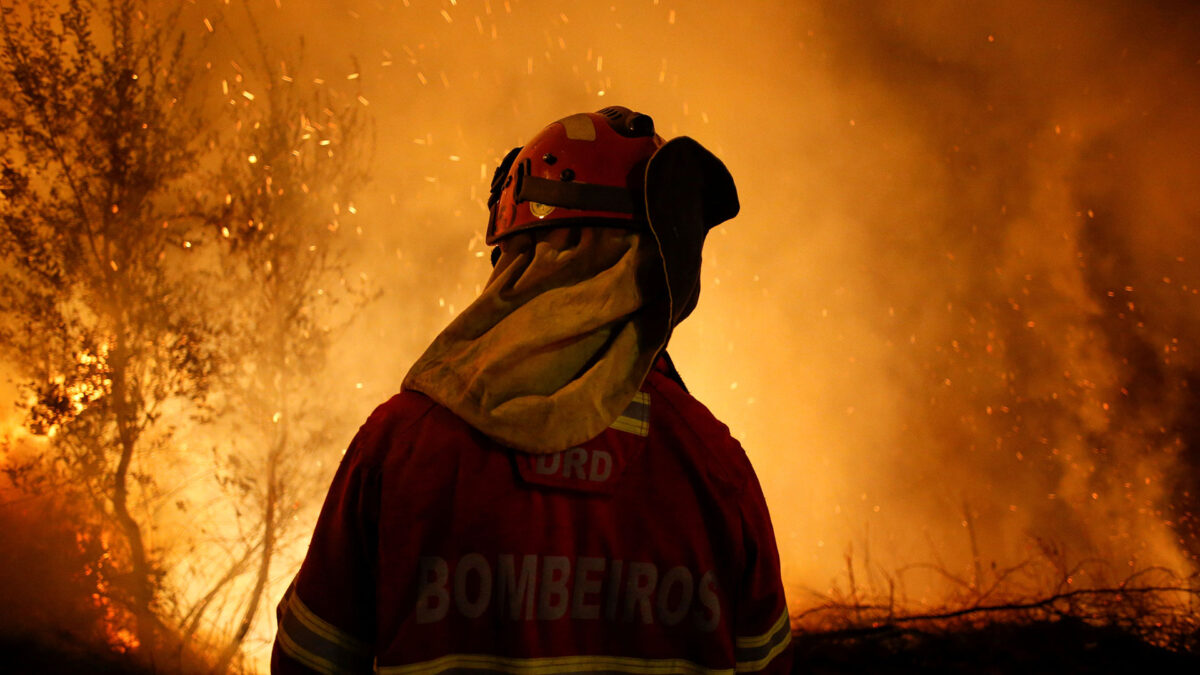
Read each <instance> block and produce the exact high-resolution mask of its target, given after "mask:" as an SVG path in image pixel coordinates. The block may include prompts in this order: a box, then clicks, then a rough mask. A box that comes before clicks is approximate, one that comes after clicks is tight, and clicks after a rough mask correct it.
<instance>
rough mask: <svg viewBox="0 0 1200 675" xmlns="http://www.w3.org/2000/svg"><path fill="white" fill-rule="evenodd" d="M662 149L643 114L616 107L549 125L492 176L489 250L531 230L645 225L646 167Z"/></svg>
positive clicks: (507, 158)
mask: <svg viewBox="0 0 1200 675" xmlns="http://www.w3.org/2000/svg"><path fill="white" fill-rule="evenodd" d="M662 145H663V139H662V137H660V136H659V135H658V134H656V133H654V120H652V119H650V116H649V115H643V114H641V113H636V112H634V111H632V110H630V109H628V108H622V107H619V106H612V107H609V108H604V109H603V110H601V111H599V112H594V113H579V114H577V115H571V116H570V117H564V118H563V119H561V120H558V121H557V122H554V123H552V124H550V125H549V126H547V127H546V128H545V129H542V131H541V133H539V134H538V135H537V136H535V137H534V138H533V140H531V141H530V142H529V143H528V144H527V145H525V146H524V147H523V148H514V149H513V150H512V151H511V152H509V153H508V156H506V157H505V158H504V161H503V162H502V163H501V164H500V167H499V168H498V169H496V174H495V176H494V177H493V178H492V193H491V197H490V198H489V199H488V207H489V208H490V209H491V216H490V218H489V220H488V229H487V243H488V244H495V243H496V242H498V241H499V240H501V239H503V238H505V237H507V236H509V235H511V234H513V233H515V232H520V231H522V230H528V229H532V228H537V227H564V226H570V225H596V224H603V225H611V226H617V227H621V226H625V227H634V226H635V222H637V221H643V222H644V221H645V220H646V216H645V214H644V209H645V206H644V204H643V187H644V186H643V182H644V180H645V170H646V163H647V162H648V161H649V160H650V158H651V157H652V156H653V155H654V153H655V152H656V151H657V150H658V149H659V148H660V147H661V146H662ZM598 220H599V221H605V222H601V223H597V222H596V221H598Z"/></svg>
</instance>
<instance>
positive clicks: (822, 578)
mask: <svg viewBox="0 0 1200 675" xmlns="http://www.w3.org/2000/svg"><path fill="white" fill-rule="evenodd" d="M99 4H100V5H101V6H102V7H107V6H108V5H110V4H111V5H113V6H115V7H118V8H124V9H125V10H127V11H126V12H125V13H124V14H121V16H124V18H125V19H127V21H126V22H125V23H121V22H120V21H118V22H116V23H115V24H109V23H105V21H104V20H102V17H99V16H98V15H93V14H92V13H91V12H90V11H89V9H88V8H89V7H90V5H89V4H88V3H80V2H70V1H67V0H62V1H61V2H57V3H33V2H29V3H14V2H11V1H7V0H0V8H3V9H4V12H5V13H4V22H5V23H4V26H5V28H4V31H5V32H4V35H5V37H6V39H7V40H8V41H9V42H8V43H6V44H7V45H8V46H7V47H2V48H0V52H3V54H2V55H0V64H2V68H0V82H2V83H3V84H2V85H0V86H2V87H3V91H5V92H6V93H7V92H20V96H16V95H15V94H14V96H12V97H8V96H6V97H5V98H6V101H5V102H3V103H0V135H2V136H3V138H4V141H3V143H0V255H2V256H3V262H2V263H0V275H2V276H3V277H4V282H5V283H4V290H2V291H0V307H3V309H4V311H3V315H2V316H3V319H2V320H0V345H2V346H3V347H4V351H3V360H2V361H0V364H2V365H3V367H4V370H5V373H6V375H8V376H9V379H10V380H11V381H12V382H13V383H14V384H15V386H14V387H12V388H11V389H10V390H9V391H6V392H5V394H6V400H8V401H10V402H15V403H16V404H17V408H15V409H12V410H13V411H12V412H11V414H10V415H9V417H7V418H6V419H5V421H3V425H4V428H5V429H8V430H9V431H8V433H7V435H6V436H5V438H6V439H7V440H6V441H5V442H4V444H3V446H0V447H2V448H3V454H0V458H2V459H3V462H4V466H5V468H6V470H7V472H8V475H9V476H10V479H11V480H10V484H7V485H5V487H4V490H5V492H4V495H5V497H4V500H3V503H4V505H3V506H2V507H0V515H3V517H4V518H13V519H16V520H18V521H21V522H26V521H24V520H22V518H24V516H18V515H12V514H13V513H15V512H14V511H13V510H12V509H14V508H19V507H18V506H15V505H20V504H22V503H23V502H22V500H23V499H25V498H26V496H27V495H28V494H41V495H42V496H45V497H47V498H53V499H58V500H59V501H62V502H72V503H73V506H76V505H77V506H79V509H80V510H73V511H71V514H72V515H70V516H69V517H70V518H71V519H73V520H70V521H69V522H70V523H71V524H72V527H73V528H76V529H74V530H73V533H74V536H75V537H77V538H72V539H71V541H70V542H69V543H70V545H71V546H72V547H75V548H73V549H72V551H74V552H73V553H72V555H73V556H75V557H73V558H71V559H72V560H75V561H76V562H77V563H78V567H77V569H74V570H70V571H64V572H63V575H60V577H53V578H51V577H49V576H47V577H45V578H42V577H38V579H37V580H36V583H41V584H45V585H46V586H47V587H46V588H43V590H45V591H46V592H47V593H48V594H49V592H50V591H51V590H53V589H51V588H49V586H55V585H62V588H61V589H59V590H61V592H62V593H68V592H70V593H76V592H78V593H83V595H82V596H81V597H80V598H75V600H81V601H83V602H84V603H85V604H84V605H79V603H78V602H75V603H73V604H72V603H67V604H70V606H71V607H72V609H71V612H75V613H76V614H78V613H79V612H83V613H84V614H87V615H88V616H90V617H92V618H96V617H98V620H99V622H100V623H99V625H100V626H102V627H103V631H104V632H103V636H102V637H101V638H99V639H102V640H103V641H104V642H105V644H107V645H108V646H109V647H111V648H112V649H115V650H118V651H126V652H132V653H144V652H148V651H153V650H155V649H157V650H162V649H165V648H167V647H168V646H170V645H175V646H178V645H179V644H184V645H188V649H187V650H183V651H187V652H188V654H189V656H188V657H187V658H188V659H191V660H190V661H189V662H188V663H185V664H182V665H181V667H197V668H198V667H201V665H203V666H204V667H214V666H220V667H224V668H226V669H233V670H237V669H241V670H244V671H247V672H254V671H260V672H261V671H263V670H264V669H265V667H264V664H265V659H266V657H267V654H268V653H269V645H270V639H271V636H272V635H273V634H274V632H275V626H274V616H273V605H274V603H275V602H276V601H277V600H278V599H279V598H280V597H281V596H282V594H283V591H284V589H285V588H286V587H287V584H288V582H289V581H290V578H291V576H292V574H293V573H294V571H295V568H296V566H297V565H298V562H299V559H300V557H301V556H302V555H303V551H304V549H305V545H306V543H307V536H308V533H309V532H310V531H311V526H312V522H313V519H314V517H315V510H316V508H318V507H319V505H320V500H321V496H322V494H323V491H324V489H325V488H326V486H327V485H328V482H329V479H330V476H331V475H332V472H333V470H334V468H335V467H336V464H337V461H338V457H339V453H340V452H341V449H342V448H343V447H344V446H345V444H346V442H347V441H348V439H349V438H350V436H351V434H352V433H353V424H355V423H356V422H358V421H361V420H362V419H365V418H366V415H367V414H368V413H369V411H370V410H371V409H372V408H373V407H374V406H375V405H377V404H378V403H380V402H381V401H383V400H385V399H386V398H387V397H388V396H389V395H390V394H391V393H393V392H394V391H395V390H396V389H397V388H398V386H399V382H400V378H401V377H402V376H403V374H404V372H406V369H407V366H408V365H409V364H410V363H411V362H412V361H413V359H414V358H415V357H416V356H417V355H418V354H419V353H420V352H421V350H422V349H423V348H424V346H425V345H426V344H428V342H429V340H430V338H431V337H432V336H433V335H434V334H436V333H437V332H438V331H439V330H440V329H441V328H442V327H443V326H444V325H445V324H446V322H447V321H449V319H450V318H451V317H452V316H453V315H454V314H455V313H456V308H462V307H464V306H466V305H467V304H469V303H470V302H471V301H472V299H473V298H474V297H475V295H476V294H477V293H478V290H479V283H480V282H481V281H482V280H483V279H484V278H485V277H486V275H487V273H488V271H489V268H488V264H487V259H488V251H487V248H486V246H485V245H484V243H483V238H482V231H483V225H484V224H485V222H486V218H487V214H486V209H485V200H486V198H487V182H486V176H489V175H490V172H491V168H492V167H494V166H496V164H497V163H498V162H499V160H500V158H501V156H502V155H503V153H504V152H505V151H506V150H507V149H508V148H509V147H511V146H512V145H514V144H515V143H517V142H520V141H521V140H522V139H523V138H526V137H528V136H529V135H530V134H531V133H532V132H533V131H535V130H536V129H537V128H538V127H539V125H540V124H542V123H543V122H544V121H545V120H547V119H553V118H554V117H555V115H557V114H566V113H569V112H576V111H579V110H588V109H598V108H600V107H603V106H605V105H608V104H610V103H614V104H620V105H632V106H635V107H637V108H638V109H639V110H643V111H646V112H649V113H651V114H653V115H654V117H655V119H656V120H657V121H658V123H659V125H660V128H661V131H662V132H663V134H664V135H691V136H694V137H696V138H698V139H701V140H703V141H704V142H705V144H707V145H709V146H710V147H712V148H714V150H716V151H717V152H718V154H720V155H721V156H722V158H724V159H725V161H726V162H727V164H728V165H729V168H730V170H731V171H732V173H733V175H734V176H735V178H736V179H737V181H738V185H739V189H740V192H741V201H742V204H743V211H742V214H741V215H740V216H739V217H738V218H737V219H736V220H735V221H732V222H731V223H729V224H727V225H725V226H722V227H720V228H718V229H716V230H715V231H713V232H712V233H711V235H710V236H711V240H710V242H709V244H708V248H707V249H706V250H707V252H708V256H707V259H706V267H705V273H704V274H705V277H704V279H703V285H704V291H703V300H702V301H701V302H700V304H699V308H698V310H697V312H696V314H695V316H694V317H693V318H692V319H690V321H689V323H688V324H686V325H685V326H684V327H683V328H682V329H681V330H680V332H679V333H678V334H677V335H676V336H675V337H674V338H673V341H672V343H671V345H672V355H673V357H674V359H675V361H676V363H677V364H678V366H679V369H680V371H681V373H682V376H683V378H684V379H685V381H686V382H687V383H688V385H689V387H690V388H691V389H692V390H693V391H695V392H696V393H697V395H698V397H699V398H701V399H703V400H704V401H706V402H708V403H709V405H711V406H712V407H713V408H714V410H715V411H716V412H717V413H718V415H719V416H720V417H721V418H722V419H724V420H726V421H727V422H729V423H730V426H731V428H732V429H733V432H734V434H735V435H736V436H737V437H738V438H739V439H740V440H741V442H742V443H743V445H744V446H745V448H746V450H747V452H748V454H749V456H750V458H751V460H752V461H753V462H754V464H755V466H756V467H757V470H758V473H759V476H760V478H761V481H762V484H763V489H764V491H765V493H766V496H767V498H768V501H769V503H770V506H771V509H772V514H773V518H774V522H775V524H776V528H777V532H776V536H777V538H778V541H779V547H780V553H781V556H782V559H783V566H784V577H785V581H786V582H787V583H788V584H789V592H790V594H791V595H790V596H789V601H790V606H791V609H792V611H793V614H795V615H796V617H797V618H796V625H797V626H799V627H803V628H805V629H808V630H858V629H865V628H871V627H876V628H886V627H889V626H890V627H895V626H897V625H903V621H901V622H900V624H897V619H898V618H902V617H906V616H907V617H917V618H920V617H929V616H935V615H941V614H942V613H944V612H948V611H949V612H953V611H957V610H961V609H963V608H969V607H975V608H979V607H991V606H995V607H997V608H1001V609H1003V610H1004V611H1008V612H1009V613H1010V614H1011V615H1013V616H1017V615H1019V618H1022V619H1028V620H1029V621H1034V622H1036V621H1041V620H1043V619H1046V618H1047V617H1052V616H1059V615H1064V616H1065V615H1072V616H1076V617H1082V618H1083V620H1086V621H1094V622H1095V623H1102V624H1106V625H1107V624H1114V625H1119V626H1135V627H1136V631H1135V632H1137V634H1138V635H1139V636H1140V637H1144V638H1145V639H1146V640H1148V641H1149V642H1151V643H1154V644H1167V642H1169V639H1170V636H1171V635H1178V634H1182V633H1187V632H1189V631H1190V632H1192V633H1194V632H1195V630H1196V626H1195V622H1196V617H1197V595H1196V590H1197V589H1198V588H1200V586H1198V585H1197V577H1196V573H1197V563H1198V562H1200V561H1198V559H1197V556H1200V521H1198V520H1197V518H1198V514H1200V304H1198V303H1200V267H1198V266H1197V265H1196V261H1197V260H1200V234H1198V230H1197V228H1196V223H1197V221H1198V219H1200V191H1198V190H1196V189H1195V188H1196V183H1197V178H1198V177H1200V118H1197V115H1196V113H1195V111H1196V110H1197V109H1200V85H1198V84H1197V82H1200V80H1197V78H1196V70H1197V68H1198V67H1200V66H1198V65H1197V61H1196V58H1197V55H1196V50H1195V36H1196V35H1197V34H1198V32H1200V10H1197V9H1196V8H1195V7H1192V6H1190V5H1187V4H1185V3H1180V4H1175V3H1169V2H1168V3H1158V4H1153V5H1152V6H1151V5H1147V4H1146V3H1135V2H1132V1H1128V2H1112V3H1104V4H1103V5H1098V6H1094V7H1090V8H1083V7H1081V6H1077V5H1075V4H1071V3H1060V2H1051V3H1045V2H1032V1H1031V0H1022V1H1020V2H1016V3H1013V2H995V3H985V4H983V5H980V4H978V3H975V4H972V5H971V7H970V8H967V7H965V6H962V7H960V6H959V4H958V3H907V4H904V5H901V4H896V3H868V2H849V3H811V2H767V1H761V2H760V1H747V2H741V3H737V6H736V8H734V6H733V5H728V6H722V5H719V4H718V3H681V2H676V1H673V0H636V1H631V0H606V1H605V2H577V3H570V4H569V5H564V4H563V3H555V2H550V0H463V1H437V0H430V1H428V2H423V1H413V2H410V1H409V0H403V1H399V2H392V1H388V2H365V1H353V2H347V3H296V2H287V1H283V0H277V1H276V2H273V3H256V2H247V3H241V2H236V3H230V2H227V1H225V0H220V1H218V0H199V1H198V2H195V3H186V4H184V3H168V2H126V1H124V0H111V2H110V1H109V0H104V1H103V2H100V3H99ZM177 6H179V7H178V8H177ZM60 7H61V8H63V12H61V13H60V12H59V11H58V10H57V9H53V8H60ZM100 14H104V15H106V16H107V13H106V12H101V13H100ZM119 14H120V13H119ZM39 17H40V19H39ZM35 20H41V21H43V22H44V25H45V26H46V30H47V31H49V32H48V33H44V34H43V33H36V32H27V31H23V30H21V27H22V26H26V25H28V22H30V21H35ZM81 26H82V27H89V28H94V30H95V33H94V37H93V38H89V39H91V42H90V43H88V42H87V40H85V39H84V38H83V37H81V36H82V35H83V31H81ZM151 26H161V27H162V28H161V29H151ZM44 35H51V36H59V35H61V36H65V37H64V38H63V39H64V40H65V42H56V41H55V40H56V39H57V38H46V39H43V38H42V37H39V36H43V37H44ZM180 35H182V37H183V45H184V46H183V47H182V48H181V51H179V52H176V51H174V45H175V40H176V39H177V38H178V37H179V36H180ZM300 36H304V40H303V41H301V40H300ZM89 44H90V46H89ZM128 44H134V45H138V46H139V48H142V47H144V48H145V49H144V50H143V51H137V50H129V49H125V51H122V49H124V47H123V46H122V45H128ZM64 45H66V46H64ZM297 45H303V49H301V48H300V47H298V46H297ZM151 47H153V48H154V49H157V50H159V51H157V52H154V54H156V55H157V56H156V57H155V58H154V59H152V58H149V57H148V56H147V54H148V53H150V52H151V51H153V50H152V49H151ZM55 50H58V51H55ZM174 54H178V55H179V56H177V57H176V56H173V55H174ZM77 55H82V56H79V58H80V59H83V60H84V61H86V64H85V66H86V67H87V68H91V70H86V73H87V74H88V75H87V77H82V78H77V77H74V76H71V72H73V71H71V70H70V69H71V68H72V67H75V66H73V65H71V64H72V63H73V62H72V61H71V59H72V58H75V57H76V56H77ZM747 55H748V56H747ZM68 57H69V58H68ZM85 57H86V58H85ZM87 59H91V60H90V61H87ZM155 59H157V60H155ZM81 63H83V61H81ZM56 64H57V65H56ZM85 66H80V67H85ZM90 78H95V79H94V81H92V80H91V79H90ZM105 78H107V79H105ZM93 84H94V85H95V86H92V85H93ZM22 106H24V107H22ZM93 110H94V111H99V112H97V113H96V115H93V116H89V115H85V114H83V113H84V112H87V111H93ZM101 118H103V119H102V120H101ZM97 120H100V121H97ZM106 134H107V135H106ZM122 149H123V150H122ZM121 152H125V153H126V154H123V155H122V154H121ZM105 153H109V154H105ZM114 153H115V154H114ZM114 158H116V159H114ZM117 159H119V160H120V161H117ZM368 173H369V174H370V175H371V177H372V181H371V182H370V183H369V184H368V183H366V182H365V176H366V174H368ZM114 177H116V178H114ZM121 177H127V178H128V179H127V180H126V179H125V178H121ZM122 181H124V182H122ZM30 214H35V215H36V217H31V215H30ZM6 414H7V413H6ZM59 491H62V492H61V494H60V493H59ZM76 501H77V502H78V504H74V502H76ZM4 514H7V515H4ZM58 517H61V518H67V516H58ZM23 532H24V535H25V536H27V537H30V539H23V540H21V541H32V540H36V537H35V536H34V535H35V534H36V532H35V531H34V530H33V529H32V528H30V527H28V526H25V529H24V530H23ZM59 534H61V533H57V530H55V528H49V529H48V530H47V532H46V537H47V538H48V539H52V538H53V537H57V536H58V535H59ZM55 541H57V540H55ZM48 545H49V544H48ZM54 545H56V546H59V545H61V542H58V543H55V544H54ZM80 551H86V552H87V555H82V554H80V555H78V556H76V555H75V553H77V552H80ZM3 560H4V562H5V564H7V565H18V564H20V565H25V564H30V563H29V561H28V560H27V559H25V558H20V557H12V556H9V557H6V558H4V559H3ZM0 572H2V573H3V574H0V577H3V578H6V579H11V578H14V575H15V574H16V573H15V572H14V570H13V569H8V570H0ZM72 575H76V576H72ZM60 578H61V579H72V581H70V582H69V583H68V582H67V581H60V580H59V579H60ZM81 578H82V579H86V580H87V582H88V583H87V584H86V586H87V590H86V592H85V591H82V590H80V588H81V586H79V585H78V584H76V582H77V581H78V580H79V579H81ZM31 583H32V582H31ZM1151 596H1152V597H1151ZM1135 597H1136V598H1137V599H1136V600H1134V599H1133V598H1135ZM1050 599H1053V600H1052V601H1050ZM1039 602H1049V604H1046V605H1040V606H1037V607H1027V606H1026V605H1029V604H1030V603H1039ZM80 607H83V609H80ZM11 611H15V610H10V609H9V608H7V607H2V608H0V615H3V614H6V613H9V612H11ZM1123 612H1124V613H1123ZM1128 612H1135V613H1137V612H1140V614H1137V615H1136V616H1134V615H1132V614H1129V613H1128ZM1013 613H1015V614H1013ZM76 614H72V616H76ZM72 620H74V619H72ZM915 620H916V619H914V621H915ZM1155 624H1161V625H1157V626H1156V625H1155ZM8 625H9V622H4V626H5V627H6V628H7V627H8ZM39 625H40V624H39ZM148 627H149V628H148ZM43 628H44V629H45V630H47V631H49V630H51V628H50V627H49V626H43ZM1143 629H1145V630H1143ZM1155 629H1161V630H1157V632H1156V630H1155Z"/></svg>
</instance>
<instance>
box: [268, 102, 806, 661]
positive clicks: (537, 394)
mask: <svg viewBox="0 0 1200 675" xmlns="http://www.w3.org/2000/svg"><path fill="white" fill-rule="evenodd" d="M489 207H490V218H489V221H488V229H487V242H488V243H489V244H493V245H495V246H496V249H495V251H494V254H493V262H494V269H493V272H492V275H491V277H490V279H489V280H488V283H487V285H486V287H485V288H484V290H483V292H482V293H481V295H480V297H479V298H478V299H477V300H476V301H475V302H474V303H473V304H472V305H471V306H470V307H468V308H467V309H466V310H464V311H463V312H462V314H460V315H459V316H458V317H457V318H456V319H455V320H454V321H453V322H452V323H451V324H450V325H449V326H448V327H447V328H446V329H445V330H444V331H443V332H442V333H441V335H439V336H438V337H437V339H436V340H435V341H434V342H433V344H432V345H430V347H429V348H428V350H427V351H426V352H425V353H424V355H422V356H421V357H420V358H419V359H418V360H417V362H416V363H415V364H414V365H413V367H412V369H411V370H410V371H409V373H408V375H407V376H406V377H405V379H404V383H403V390H402V391H401V393H400V394H397V395H396V396H395V397H393V398H392V399H391V400H389V401H388V402H387V403H385V404H383V405H382V406H380V407H379V408H378V409H376V411H375V412H374V413H373V414H372V415H371V417H370V418H369V419H368V420H367V422H366V423H365V424H364V425H363V427H362V428H361V429H360V431H359V433H358V434H357V436H356V437H355V439H354V441H353V442H352V443H351V445H350V448H349V450H348V451H347V452H346V455H345V458H344V459H343V461H342V464H341V466H340V468H339V469H338V472H337V475H336V477H335V478H334V481H333V485H332V486H331V488H330V491H329V495H328V497H327V499H326V502H325V506H324V509H323V510H322V512H321V516H320V519H319V521H318V523H317V527H316V531H315V532H314V534H313V540H312V544H311V546H310V548H309V551H308V554H307V557H306V558H305V561H304V564H303V566H302V567H301V570H300V572H299V574H298V575H297V577H296V579H295V581H294V582H293V584H292V586H291V588H290V589H289V590H288V592H287V594H286V596H285V597H284V599H283V600H282V602H281V603H280V608H279V616H280V624H279V631H278V634H277V638H276V642H275V652H274V656H273V659H272V669H273V671H275V672H278V673H285V672H308V671H317V672H326V673H335V672H369V671H371V670H372V668H374V669H375V670H376V671H377V672H380V673H394V674H395V673H425V672H460V671H463V672H466V671H469V672H505V673H509V672H538V673H554V672H604V673H671V672H684V673H699V672H703V673H707V672H734V671H735V670H736V671H737V672H759V671H763V672H785V671H787V670H788V668H789V667H790V653H789V641H790V627H789V622H788V613H787V607H786V604H785V601H784V596H783V588H782V585H781V583H780V578H779V560H778V554H777V551H776V546H775V540H774V535H773V533H772V529H771V523H770V517H769V515H768V513H767V508H766V504H765V502H764V500H763V496H762V491H761V489H760V487H759V484H758V480H757V478H756V476H755V474H754V470H753V469H752V468H751V466H750V463H749V461H748V460H747V458H746V455H745V453H744V452H743V451H742V449H741V447H740V446H739V445H738V443H737V442H736V441H735V440H733V438H732V437H731V436H730V434H729V430H728V429H727V428H726V427H725V426H724V425H723V424H721V423H720V422H719V421H718V420H716V419H715V418H714V417H713V416H712V415H711V414H710V413H709V412H708V410H706V409H705V408H704V407H703V406H702V405H701V404H700V403H699V402H697V401H696V400H695V399H694V398H693V397H692V396H691V395H689V394H688V392H687V390H686V388H685V387H684V386H683V382H682V380H681V379H680V377H679V375H678V373H677V372H676V371H675V368H674V366H673V365H672V364H671V362H670V359H669V358H668V357H667V355H666V351H665V350H666V345H667V342H668V340H669V338H670V335H671V332H672V330H673V329H674V327H675V326H676V325H678V323H679V322H680V321H682V320H683V319H684V318H685V317H686V316H687V315H688V314H689V313H690V312H691V310H692V309H693V308H694V307H695V304H696V300H697V297H698V296H699V291H700V260H701V256H700V253H701V247H702V245H703V243H704V239H705V235H706V233H707V232H708V230H709V229H711V228H712V227H714V226H716V225H718V224H720V223H721V222H724V221H726V220H728V219H729V218H732V217H733V216H734V215H736V213H737V211H738V208H739V207H738V201H737V193H736V190H735V188H734V183H733V179H732V177H731V176H730V174H729V172H728V171H727V170H726V168H725V166H724V165H723V164H722V163H721V162H720V160H718V159H717V158H716V157H715V156H713V155H712V154H711V153H710V152H708V151H707V150H706V149H704V148H703V147H702V146H701V145H700V144H699V143H697V142H696V141H694V140H692V139H690V138H687V137H679V138H674V139H671V140H669V141H664V140H663V139H662V138H661V137H660V136H658V135H657V134H656V133H655V131H654V123H653V121H652V120H651V118H650V117H648V116H647V115H643V114H639V113H636V112H633V111H631V110H628V109H626V108H620V107H610V108H605V109H603V110H601V111H599V112H595V113H581V114H577V115H571V116H569V117H566V118H563V119H561V120H558V121H557V122H554V123H552V124H550V125H549V126H547V127H546V128H545V129H543V130H542V131H541V132H540V133H539V134H538V135H537V136H535V137H534V138H533V140H531V141H530V142H529V143H528V144H527V145H525V146H524V147H522V148H516V149H514V150H513V151H512V152H510V153H509V154H508V156H506V157H505V158H504V161H503V162H502V163H501V165H500V167H499V168H498V169H497V171H496V174H495V178H494V180H493V183H492V190H491V198H490V199H489Z"/></svg>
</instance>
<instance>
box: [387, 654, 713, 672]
mask: <svg viewBox="0 0 1200 675" xmlns="http://www.w3.org/2000/svg"><path fill="white" fill-rule="evenodd" d="M456 668H462V669H467V670H471V671H473V672H480V673H519V674H521V675H543V674H544V675H551V674H552V673H564V672H570V673H635V674H638V675H641V674H645V675H660V674H661V675H668V674H669V673H693V674H695V675H732V673H733V670H731V669H729V668H725V669H712V668H705V667H704V666H701V665H699V664H696V663H692V662H691V661H685V660H683V659H635V658H630V657H625V656H555V657H543V658H531V659H519V658H507V657H502V656H489V655H487V654H450V655H448V656H443V657H441V658H438V659H433V660H431V661H422V662H420V663H410V664H408V665H404V666H383V667H376V669H375V672H377V673H379V675H406V674H407V673H442V672H446V671H450V670H454V669H456Z"/></svg>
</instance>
